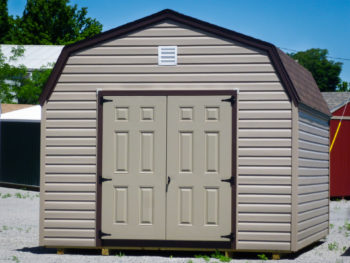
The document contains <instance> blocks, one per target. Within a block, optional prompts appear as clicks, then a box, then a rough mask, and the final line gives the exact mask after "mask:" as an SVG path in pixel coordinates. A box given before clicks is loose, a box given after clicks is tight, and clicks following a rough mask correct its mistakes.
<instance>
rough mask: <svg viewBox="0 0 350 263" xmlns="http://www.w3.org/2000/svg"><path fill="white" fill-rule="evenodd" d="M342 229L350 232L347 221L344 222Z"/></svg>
mask: <svg viewBox="0 0 350 263" xmlns="http://www.w3.org/2000/svg"><path fill="white" fill-rule="evenodd" d="M344 228H345V229H346V230H347V231H350V223H349V222H348V221H345V223H344Z"/></svg>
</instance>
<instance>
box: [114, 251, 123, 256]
mask: <svg viewBox="0 0 350 263" xmlns="http://www.w3.org/2000/svg"><path fill="white" fill-rule="evenodd" d="M115 255H116V256H117V257H124V256H125V254H124V253H123V252H121V251H119V253H118V254H115Z"/></svg>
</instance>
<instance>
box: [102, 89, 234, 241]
mask: <svg viewBox="0 0 350 263" xmlns="http://www.w3.org/2000/svg"><path fill="white" fill-rule="evenodd" d="M228 97H229V96H228V95H226V96H105V97H104V98H105V99H107V100H110V101H109V102H107V103H104V105H103V138H102V177H103V178H104V179H103V183H102V215H101V216H102V219H101V229H102V231H103V232H104V233H107V234H108V235H106V236H104V237H103V239H132V240H192V241H228V239H227V238H224V237H222V236H224V235H227V234H229V233H231V225H232V223H231V209H232V196H231V185H230V183H228V182H226V181H222V180H225V179H229V178H230V177H231V176H232V166H231V165H232V108H231V104H230V103H227V102H225V101H222V100H224V99H227V98H228Z"/></svg>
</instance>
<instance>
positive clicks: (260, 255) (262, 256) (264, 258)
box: [258, 254, 269, 260]
mask: <svg viewBox="0 0 350 263" xmlns="http://www.w3.org/2000/svg"><path fill="white" fill-rule="evenodd" d="M258 258H260V259H261V260H269V258H268V257H267V256H266V255H265V254H258Z"/></svg>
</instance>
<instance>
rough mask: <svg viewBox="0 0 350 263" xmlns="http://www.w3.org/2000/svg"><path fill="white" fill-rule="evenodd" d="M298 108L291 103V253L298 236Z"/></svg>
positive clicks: (295, 247) (295, 248)
mask: <svg viewBox="0 0 350 263" xmlns="http://www.w3.org/2000/svg"><path fill="white" fill-rule="evenodd" d="M298 123H299V114H298V108H297V106H296V105H294V103H292V222H291V251H297V234H298V150H299V145H298V141H299V139H298V135H299V125H298Z"/></svg>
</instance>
